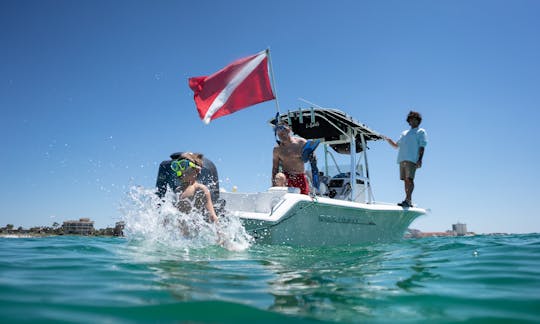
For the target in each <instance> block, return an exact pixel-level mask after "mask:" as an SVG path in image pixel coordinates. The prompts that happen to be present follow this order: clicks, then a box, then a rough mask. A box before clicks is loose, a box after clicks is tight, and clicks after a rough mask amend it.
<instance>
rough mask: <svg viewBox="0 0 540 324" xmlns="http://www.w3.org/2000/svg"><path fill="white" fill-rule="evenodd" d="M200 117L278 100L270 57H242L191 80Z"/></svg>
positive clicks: (215, 115)
mask: <svg viewBox="0 0 540 324" xmlns="http://www.w3.org/2000/svg"><path fill="white" fill-rule="evenodd" d="M189 87H190V88H191V90H193V92H194V99H195V105H197V110H198V111H199V116H200V117H201V119H202V120H203V121H204V123H206V124H208V123H210V121H211V120H213V119H216V118H218V117H221V116H225V115H228V114H232V113H233V112H235V111H238V110H241V109H244V108H246V107H249V106H252V105H255V104H258V103H260V102H263V101H268V100H272V99H274V98H275V96H274V93H273V91H272V86H271V84H270V79H269V77H268V54H267V51H262V52H260V53H258V54H255V55H251V56H248V57H244V58H241V59H239V60H236V61H234V62H232V63H231V64H229V65H227V66H226V67H224V68H223V69H221V70H219V71H218V72H216V73H214V74H212V75H210V76H200V77H193V78H190V79H189Z"/></svg>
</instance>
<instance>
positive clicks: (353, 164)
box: [349, 130, 356, 201]
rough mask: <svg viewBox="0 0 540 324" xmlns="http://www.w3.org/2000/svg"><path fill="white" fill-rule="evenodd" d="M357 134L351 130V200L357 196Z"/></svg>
mask: <svg viewBox="0 0 540 324" xmlns="http://www.w3.org/2000/svg"><path fill="white" fill-rule="evenodd" d="M354 135H355V134H354V133H353V131H352V130H351V134H350V135H349V136H350V138H351V149H350V153H351V167H350V170H351V182H350V184H351V198H350V199H349V200H350V201H354V197H356V138H355V136H354Z"/></svg>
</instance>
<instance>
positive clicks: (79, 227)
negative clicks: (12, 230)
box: [62, 218, 94, 235]
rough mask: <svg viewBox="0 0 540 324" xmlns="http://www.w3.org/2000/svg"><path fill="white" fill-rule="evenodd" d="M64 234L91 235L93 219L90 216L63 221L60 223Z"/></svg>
mask: <svg viewBox="0 0 540 324" xmlns="http://www.w3.org/2000/svg"><path fill="white" fill-rule="evenodd" d="M62 229H63V230H64V234H78V235H91V234H93V233H94V221H91V220H90V218H79V220H78V221H76V220H69V221H65V222H64V223H63V224H62Z"/></svg>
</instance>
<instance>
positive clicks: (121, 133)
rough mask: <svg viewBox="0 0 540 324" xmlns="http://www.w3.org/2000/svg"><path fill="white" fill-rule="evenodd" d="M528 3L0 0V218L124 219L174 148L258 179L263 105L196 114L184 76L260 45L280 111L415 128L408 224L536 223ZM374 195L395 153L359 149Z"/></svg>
mask: <svg viewBox="0 0 540 324" xmlns="http://www.w3.org/2000/svg"><path fill="white" fill-rule="evenodd" d="M538 17H540V2H538V1H534V0H531V1H526V0H518V1H495V0H489V1H475V0H472V1H470V0H467V1H318V0H317V1H264V2H263V1H259V2H255V1H199V2H195V1H189V2H188V1H101V0H94V1H67V0H55V1H50V0H45V1H27V0H22V1H11V0H10V1H6V0H0V44H1V46H0V111H1V113H2V117H1V118H0V147H1V148H2V153H1V154H0V166H1V167H0V179H2V180H1V182H0V225H1V226H4V225H5V224H7V223H12V224H15V225H16V226H19V225H22V226H24V227H28V226H33V225H51V224H52V223H53V222H54V221H57V222H59V223H61V222H62V221H63V220H67V219H75V218H79V217H90V218H91V219H93V220H95V221H96V226H97V227H105V226H107V225H113V224H114V222H115V221H117V220H119V218H120V215H121V214H120V212H119V211H118V207H119V205H120V203H121V201H122V199H123V197H125V192H126V191H127V190H128V188H129V187H130V186H132V185H142V186H145V187H152V186H153V185H154V184H155V177H156V173H157V166H158V165H159V163H160V162H161V161H162V160H164V159H167V158H168V156H169V154H170V153H172V152H176V151H183V150H187V151H199V152H202V153H204V154H205V155H206V156H207V157H208V158H210V159H211V160H213V161H214V162H215V163H216V165H217V167H218V171H219V175H220V179H221V180H223V183H222V186H223V187H225V188H226V189H230V187H232V185H236V186H238V187H239V190H240V191H260V190H264V189H265V188H266V187H268V185H269V183H270V180H269V177H270V171H271V156H272V147H273V145H274V138H273V133H272V131H271V129H270V127H269V126H268V124H267V121H268V119H269V118H271V117H272V116H273V115H274V113H275V104H274V103H273V102H266V103H262V104H259V105H256V106H254V107H252V108H249V109H246V110H243V111H241V112H238V113H237V114H234V115H231V116H226V117H223V118H220V119H217V120H215V121H213V122H212V123H211V124H210V125H204V124H203V123H202V122H201V121H200V120H199V118H198V115H197V112H196V109H195V105H194V102H193V98H192V92H191V90H190V89H189V87H188V85H187V79H188V77H191V76H199V75H208V74H211V73H213V72H215V71H217V70H219V69H220V68H222V67H223V66H225V65H226V64H228V63H230V62H231V61H233V60H236V59H238V58H240V57H244V56H247V55H251V54H254V53H256V52H259V51H261V50H263V49H265V48H268V47H269V48H270V49H271V53H272V60H273V67H274V72H275V78H276V89H277V95H278V97H279V103H280V106H281V109H282V111H285V110H294V109H297V108H298V107H300V106H305V104H303V103H302V102H301V101H299V100H298V98H299V97H302V98H305V99H307V100H309V101H312V102H315V103H317V104H319V105H321V106H325V107H335V108H339V109H341V110H343V111H345V112H347V113H349V114H350V115H352V116H353V117H355V118H356V119H358V120H360V121H362V122H364V123H366V124H367V125H368V126H370V127H371V128H373V129H375V130H377V131H379V132H381V133H383V134H385V135H387V136H390V137H392V138H394V139H397V138H398V136H399V134H400V132H401V131H403V130H404V129H406V128H407V127H408V126H407V124H406V123H405V116H406V114H407V112H408V111H409V110H410V109H415V110H418V111H420V112H421V113H422V114H423V117H424V121H423V123H422V127H424V128H425V129H426V130H427V132H428V140H429V144H428V147H427V149H426V154H425V158H424V166H423V168H422V169H421V170H419V171H418V174H417V180H416V190H415V192H414V195H413V199H414V200H415V201H416V202H417V203H418V204H419V205H420V206H422V207H426V208H430V209H431V210H432V212H431V214H430V215H429V216H426V217H423V218H421V219H418V220H417V221H415V223H414V224H413V225H412V227H414V228H419V229H421V230H424V231H443V230H446V229H449V228H451V224H452V223H455V222H457V221H460V222H464V223H466V224H467V225H468V228H469V230H472V231H475V232H479V233H485V232H515V233H526V232H540V217H538V212H535V210H536V204H535V203H536V201H535V199H538V197H540V190H539V188H538V186H539V183H540V176H539V172H538V168H537V167H536V164H537V161H538V158H539V153H538V152H539V151H540V150H538V148H537V144H538V139H539V136H538V135H537V133H536V130H537V128H538V127H537V125H536V123H537V122H538V120H539V117H540V113H539V111H540V109H539V108H540V107H539V105H540V91H539V90H540V63H539V60H538V58H539V57H540V38H539V37H538V32H539V31H540V20H539V19H538ZM369 154H370V155H369V158H370V167H371V175H372V181H373V183H374V188H373V189H374V193H375V198H376V199H377V200H379V201H387V202H398V201H401V200H402V199H403V185H402V183H401V181H399V179H398V169H397V164H396V161H395V159H396V154H397V151H395V150H394V149H392V148H391V147H390V146H389V145H388V144H387V143H384V142H378V143H373V144H371V150H370V151H369Z"/></svg>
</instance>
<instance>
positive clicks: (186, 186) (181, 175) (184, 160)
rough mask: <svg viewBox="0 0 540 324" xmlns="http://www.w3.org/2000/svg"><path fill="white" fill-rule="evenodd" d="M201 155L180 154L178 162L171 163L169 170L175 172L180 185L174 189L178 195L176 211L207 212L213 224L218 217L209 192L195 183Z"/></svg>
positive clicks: (200, 165)
mask: <svg viewBox="0 0 540 324" xmlns="http://www.w3.org/2000/svg"><path fill="white" fill-rule="evenodd" d="M202 165H203V155H202V154H200V153H190V152H188V153H182V154H181V156H180V158H179V159H178V160H174V161H172V162H171V169H172V170H173V171H175V172H176V175H177V176H178V180H179V182H180V185H179V186H178V187H177V188H176V189H175V192H177V193H178V194H179V197H178V204H177V207H178V209H179V210H180V211H181V212H183V213H190V212H192V210H193V209H196V210H198V211H204V210H205V209H206V211H207V212H208V216H209V220H210V221H211V222H213V223H216V222H217V221H218V217H217V215H216V212H215V210H214V205H213V204H212V197H211V196H210V190H208V187H206V186H205V185H204V184H202V183H199V182H197V176H198V175H199V173H200V172H201V169H202Z"/></svg>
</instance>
